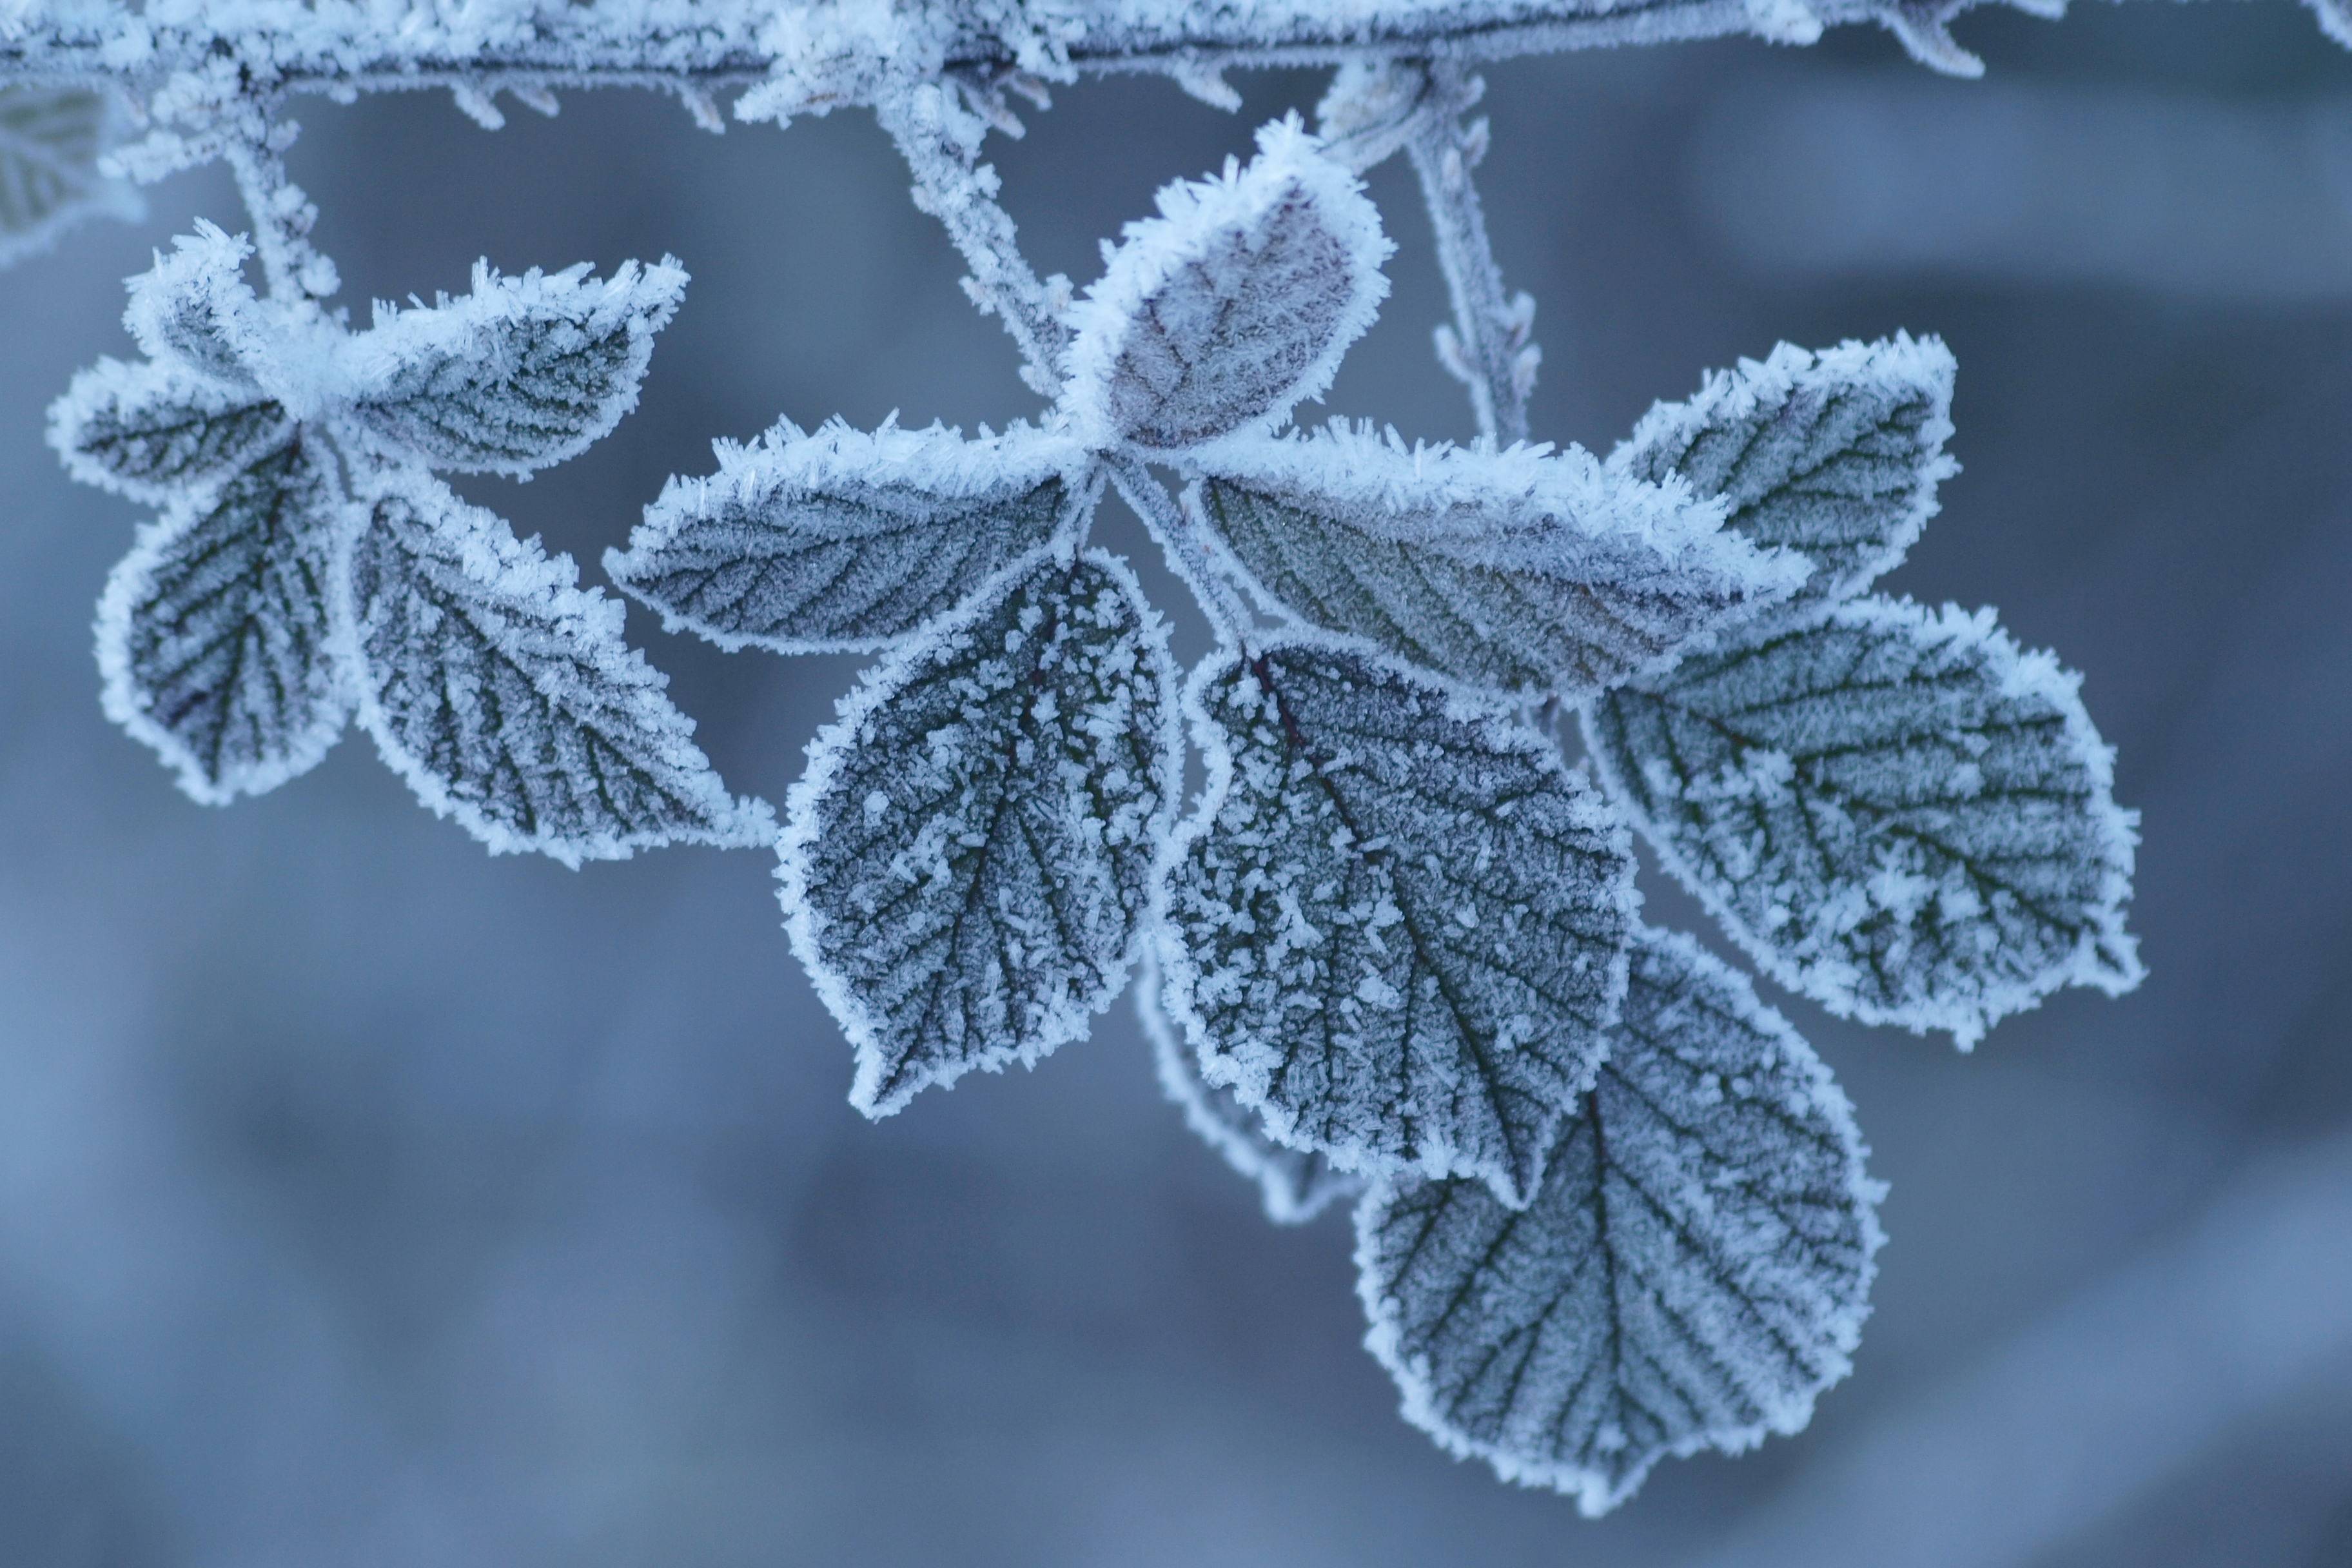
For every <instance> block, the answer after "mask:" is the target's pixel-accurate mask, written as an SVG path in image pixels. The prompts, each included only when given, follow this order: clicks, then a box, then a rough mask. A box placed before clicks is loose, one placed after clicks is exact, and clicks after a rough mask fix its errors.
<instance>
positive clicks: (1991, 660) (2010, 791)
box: [1585, 598, 2141, 1047]
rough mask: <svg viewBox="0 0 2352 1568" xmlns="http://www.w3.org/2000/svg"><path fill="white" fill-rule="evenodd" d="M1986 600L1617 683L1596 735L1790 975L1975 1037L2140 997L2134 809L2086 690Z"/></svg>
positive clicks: (1706, 878) (1615, 782)
mask: <svg viewBox="0 0 2352 1568" xmlns="http://www.w3.org/2000/svg"><path fill="white" fill-rule="evenodd" d="M2080 680H2081V678H2080V677H2078V676H2075V675H2072V674H2070V673H2068V672H2066V671H2064V670H2062V669H2061V668H2059V667H2058V664H2057V661H2056V660H2055V659H2053V658H2051V657H2050V656H2049V655H2048V654H2046V653H2026V652H2024V651H2022V650H2021V649H2020V648H2019V647H2017V645H2016V644H2015V643H2013V642H2011V640H2010V639H2009V637H2007V636H2005V635H2004V634H2003V633H2001V632H2000V630H1999V629H1998V628H1997V627H1996V626H1994V625H1993V621H1992V613H1991V612H1990V611H1989V610H1988V611H1985V612H1983V613H1981V614H1979V615H1976V616H1969V615H1967V614H1964V613H1963V612H1961V611H1960V610H1958V608H1956V607H1954V606H1950V605H1947V606H1946V607H1945V608H1944V609H1943V610H1942V611H1941V612H1936V611H1930V610H1926V609H1922V608H1920V607H1919V606H1917V605H1913V604H1911V603H1910V602H1909V601H1908V600H1905V601H1901V602H1895V601H1891V600H1886V599H1878V598H1870V599H1864V600H1860V601H1857V602H1855V603H1853V604H1851V605H1845V606H1843V608H1841V609H1839V610H1837V611H1836V612H1834V613H1833V614H1832V616H1830V618H1829V619H1828V620H1827V621H1826V622H1825V623H1823V624H1822V625H1820V626H1815V627H1813V628H1811V629H1810V630H1805V631H1798V632H1789V633H1783V634H1780V635H1777V636H1772V637H1766V638H1763V639H1761V640H1759V641H1758V642H1756V643H1754V644H1752V645H1742V646H1740V647H1737V648H1735V649H1733V650H1732V651H1729V652H1726V653H1721V654H1716V655H1708V656H1705V657H1694V658H1689V659H1687V660H1685V662H1684V663H1683V664H1682V666H1681V667H1680V668H1677V669H1676V670H1675V672H1674V673H1673V675H1671V676H1670V677H1668V678H1666V679H1664V680H1662V681H1660V682H1657V683H1655V684H1654V685H1653V686H1648V687H1628V688H1625V689H1621V690H1617V691H1612V692H1610V693H1608V694H1607V695H1605V696H1603V697H1601V699H1600V700H1597V701H1596V702H1594V703H1593V704H1592V705H1591V708H1590V709H1588V710H1587V711H1586V719H1585V734H1586V737H1587V739H1588V741H1589V742H1590V744H1591V748H1592V751H1593V754H1594V756H1595V758H1596V760H1597V761H1598V762H1599V763H1600V764H1601V772H1602V776H1603V778H1604V779H1606V780H1607V781H1608V783H1609V784H1610V787H1611V790H1612V793H1613V794H1614V795H1617V796H1618V798H1619V799H1621V800H1622V801H1624V802H1626V803H1627V804H1628V805H1629V806H1630V808H1631V810H1632V813H1633V816H1634V818H1635V820H1636V822H1637V823H1638V824H1639V825H1640V826H1642V827H1643V831H1644V832H1645V833H1647V834H1648V835H1649V836H1650V837H1652V838H1653V839H1654V841H1655V842H1656V843H1657V844H1658V846H1659V848H1660V851H1661V853H1662V856H1663V858H1664V860H1665V863H1666V865H1667V866H1668V868H1670V869H1672V870H1673V871H1674V873H1675V875H1676V876H1677V877H1678V878H1680V879H1682V881H1683V882H1684V884H1685V886H1687V887H1689V888H1690V889H1692V891H1694V892H1695V893H1696V894H1697V895H1698V896H1699V897H1700V898H1701V899H1703V900H1706V903H1707V905H1708V907H1709V908H1710V909H1711V910H1713V911H1714V912H1715V914H1716V915H1717V918H1719V919H1720V920H1722V921H1723V922H1724V925H1725V927H1726V929H1727V930H1728V931H1730V932H1731V934H1732V936H1733V937H1734V938H1735V939H1736V940H1737V941H1738V942H1739V944H1740V945H1741V946H1742V947H1743V948H1745V949H1747V951H1748V953H1749V954H1750V955H1752V956H1753V957H1754V958H1755V960H1756V961H1757V963H1759V964H1761V965H1762V966H1763V967H1764V969H1765V971H1766V972H1767V973H1769V974H1771V975H1772V976H1773V977H1774V978H1775V979H1778V980H1780V982H1781V983H1782V984H1786V985H1789V986H1790V987H1792V988H1793V989H1796V990H1799V991H1802V992H1803V993H1804V994H1807V995H1809V996H1811V997H1813V998H1814V999H1815V1000H1817V1001H1819V1002H1821V1003H1822V1005H1824V1006H1826V1007H1828V1008H1830V1009H1831V1010H1832V1012H1835V1013H1837V1014H1839V1015H1841V1016H1848V1017H1855V1018H1860V1019H1862V1020H1863V1021H1864V1022H1865V1023H1873V1024H1878V1023H1891V1024H1901V1025H1904V1026H1907V1027H1909V1028H1911V1029H1914V1030H1916V1031H1921V1032H1924V1031H1926V1030H1928V1029H1948V1030H1950V1031H1951V1032H1952V1034H1953V1035H1954V1037H1956V1038H1957V1039H1958V1042H1959V1044H1961V1045H1962V1046H1964V1047H1965V1046H1968V1045H1970V1044H1972V1043H1974V1042H1975V1041H1976V1040H1977V1039H1978V1038H1979V1037H1980V1036H1982V1035H1983V1033H1984V1031H1985V1030H1986V1029H1987V1028H1989V1027H1990V1026H1992V1025H1993V1024H1994V1023H1995V1022H1997V1021H1998V1020H2000V1018H2002V1017H2004V1016H2007V1015H2009V1014H2011V1013H2014V1012H2018V1011H2021V1010H2022V1009H2024V1008H2027V1007H2031V1006H2032V1005H2035V1004H2036V1003H2038V1002H2039V1001H2040V1000H2041V999H2042V996H2044V995H2045V994H2048V993H2049V992H2051V991H2053V990H2055V989H2056V988H2057V987H2059V986H2061V985H2067V984H2075V985H2095V986H2097V987H2099V988H2100V989H2102V990H2104V991H2106V992H2107V993H2108V994H2116V993H2119V992H2122V991H2126V990H2128V989H2130V988H2131V987H2132V986H2133V985H2135V984H2138V981H2139V977H2140V973H2141V971H2140V967H2139V960H2138V958H2137V953H2136V952H2135V949H2134V944H2133V942H2132V939H2131V938H2130V937H2129V936H2128V935H2126V933H2125V931H2124V929H2123V903H2124V900H2126V899H2127V898H2128V897H2129V896H2130V891H2131V872H2132V847H2133V844H2134V843H2135V841H2136V839H2137V834H2136V833H2135V831H2134V825H2135V823H2136V821H2137V817H2136V815H2135V814H2133V813H2130V812H2126V811H2124V810H2121V809H2119V808H2118V807H2117V806H2116V804H2115V799H2114V796H2113V795H2112V793H2111V789H2112V778H2113V772H2112V756H2111V753H2110V752H2109V751H2108V749H2107V748H2106V747H2105V745H2103V744H2102V743H2101V742H2100V741H2099V737H2098V732H2097V731H2095V730H2094V729H2093V728H2092V726H2091V721H2090V716H2089V715H2088V714H2086V713H2085V712H2084V710H2083V704H2082V700H2081V698H2080V697H2079V696H2078V695H2077V694H2076V688H2077V687H2078V685H2079V684H2080Z"/></svg>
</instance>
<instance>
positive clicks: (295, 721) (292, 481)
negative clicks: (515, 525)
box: [98, 437, 352, 805]
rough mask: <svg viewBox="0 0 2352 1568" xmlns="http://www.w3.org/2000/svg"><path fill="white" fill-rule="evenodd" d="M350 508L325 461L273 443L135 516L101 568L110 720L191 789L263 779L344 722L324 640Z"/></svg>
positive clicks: (285, 771) (275, 775)
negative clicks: (171, 502) (200, 491)
mask: <svg viewBox="0 0 2352 1568" xmlns="http://www.w3.org/2000/svg"><path fill="white" fill-rule="evenodd" d="M347 504H348V503H346V502H345V501H344V500H343V498H342V496H341V491H340V490H339V489H338V488H337V486H336V483H335V479H334V473H333V464H332V462H331V459H330V458H327V457H326V455H325V454H322V453H320V452H318V451H316V450H315V449H314V447H313V446H312V445H311V444H310V443H308V442H306V441H304V440H302V439H300V438H299V437H291V438H288V439H284V440H281V441H280V442H279V443H278V445H277V446H276V447H272V448H270V449H269V450H268V451H266V452H263V453H261V454H260V455H259V456H257V457H255V458H250V459H249V460H248V462H247V466H246V467H245V468H242V469H240V470H238V471H237V472H236V473H235V474H234V475H233V476H232V477H231V478H230V479H229V480H228V482H227V483H226V485H224V486H223V487H222V488H221V489H220V491H219V493H218V494H217V495H216V496H214V497H210V498H208V499H206V500H204V501H202V502H201V503H197V502H188V503H183V504H182V505H180V506H178V507H175V508H173V510H170V511H167V512H166V513H165V514H164V515H163V517H162V518H160V519H158V520H157V521H154V522H152V523H150V524H148V525H147V526H146V527H145V528H144V529H142V531H140V535H139V542H138V543H137V544H136V545H135V546H134V547H133V548H132V550H131V553H130V554H129V555H127V556H125V557H124V558H123V560H122V562H121V564H120V565H118V566H116V567H115V569H114V573H113V574H112V575H111V576H110V577H109V578H108V579H107V584H106V592H105V594H104V595H103V596H102V597H101V598H100V600H99V606H98V664H99V669H100V673H101V674H102V675H103V676H104V677H105V680H106V688H105V703H106V713H107V717H109V718H110V719H112V720H113V721H115V722H117V723H119V724H121V725H122V726H123V727H124V728H125V729H126V730H128V731H131V734H132V735H133V736H135V737H136V738H137V739H139V740H140V741H142V742H145V743H146V744H147V745H149V746H152V747H153V748H154V750H155V751H156V752H157V753H158V754H160V755H161V756H162V757H163V760H164V761H165V762H166V763H170V764H171V765H172V767H173V769H174V770H176V771H177V772H178V773H179V775H180V787H181V788H182V789H183V790H185V791H186V792H187V793H188V794H189V795H191V796H193V797H194V798H195V799H196V800H199V801H202V802H204V803H205V804H206V805H226V804H227V803H228V802H229V801H230V800H232V799H234V798H235V797H236V796H237V795H259V794H261V793H262V792H263V791H265V790H269V789H274V788H276V787H277V786H278V784H283V783H285V782H286V781H287V780H288V779H289V778H292V777H294V776H295V775H296V774H298V773H303V772H305V771H306V770H308V769H309V768H310V767H311V766H312V765H314V764H315V763H317V762H318V761H319V759H320V758H321V757H323V756H324V755H326V753H327V749H328V748H329V747H330V746H331V745H333V744H334V742H335V741H336V739H337V737H339V736H340V735H341V733H342V731H343V723H344V721H345V720H346V719H347V718H349V717H350V714H351V707H352V698H351V693H350V684H349V681H348V679H347V678H346V676H345V675H344V674H343V672H342V669H341V667H340V666H339V664H338V662H337V660H336V659H335V658H334V657H333V654H332V651H331V639H330V637H329V635H328V584H329V565H330V562H331V557H332V554H333V552H334V550H335V548H336V543H337V540H338V536H339V535H340V534H341V533H342V532H343V531H345V530H347V529H348V528H349V527H350V526H351V524H350V522H349V521H347V520H346V519H345V516H344V513H345V511H346V510H347Z"/></svg>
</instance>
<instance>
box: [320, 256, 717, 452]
mask: <svg viewBox="0 0 2352 1568" xmlns="http://www.w3.org/2000/svg"><path fill="white" fill-rule="evenodd" d="M685 292H686V272H685V270H684V269H683V268H680V267H679V266H678V265H677V261H676V260H675V259H664V260H663V261H661V262H660V263H659V264H657V265H656V266H653V267H641V266H639V265H638V264H637V263H636V262H634V261H625V262H623V263H622V264H621V265H620V267H618V268H615V269H614V273H613V276H612V277H611V278H610V279H595V278H591V277H589V276H588V268H587V265H586V264H585V263H583V264H581V265H580V266H577V267H572V268H567V269H566V270H564V271H562V272H556V273H542V272H541V271H539V270H538V269H537V268H533V269H532V270H530V272H527V273H525V274H524V275H523V276H522V277H520V278H501V277H499V275H498V274H497V273H496V272H494V271H492V270H491V269H490V267H489V264H488V262H479V263H477V264H476V265H475V268H474V289H473V292H472V293H470V294H468V295H467V296H466V297H465V298H463V299H460V300H450V299H447V298H444V299H442V300H440V302H439V303H438V304H436V305H431V306H423V307H418V308H415V309H411V310H394V309H392V308H391V307H390V306H387V305H384V304H382V303H379V304H378V305H377V307H376V318H375V325H374V328H373V331H367V332H363V333H361V334H358V335H356V336H354V337H352V338H351V339H350V340H348V347H347V349H346V351H345V353H346V363H345V364H344V367H343V369H344V374H345V375H346V377H347V378H348V381H349V384H350V385H351V387H352V395H353V396H354V397H355V399H356V403H355V405H354V407H353V410H352V415H353V417H354V418H355V419H356V420H357V421H358V422H359V423H360V424H362V426H366V427H367V428H368V429H370V430H372V431H373V432H375V433H376V434H377V435H379V436H382V437H384V438H386V439H388V440H390V441H392V442H394V444H395V445H397V446H398V447H402V448H404V449H405V450H407V451H410V452H414V453H415V454H416V455H417V456H419V457H421V458H424V460H425V462H426V463H428V464H430V465H432V466H433V467H435V468H457V469H459V470H461V471H464V472H467V473H498V474H528V473H530V472H531V471H532V470H534V469H537V468H546V467H547V466H548V465H549V464H551V463H560V462H562V460H563V459H564V458H570V457H573V456H576V455H577V454H579V453H580V452H582V451H584V450H585V449H586V448H587V447H588V445H589V444H590V443H591V442H593V441H594V440H595V439H597V437H601V436H603V435H604V434H605V432H607V431H609V430H611V429H612V428H613V426H614V425H616V424H618V423H619V422H620V419H621V416H623V415H624V414H626V413H627V412H628V411H629V410H630V409H632V408H635V406H636V405H637V383H638V381H639V380H640V379H642V378H643V376H644V375H645V373H646V363H647V362H648V361H649V360H650V359H651V358H652V356H653V351H654V334H655V333H656V332H657V331H660V330H661V329H662V328H663V327H665V326H667V325H668V324H669V319H670V317H671V316H672V315H674V314H675V313H676V312H677V305H678V300H680V299H681V298H683V297H684V295H685Z"/></svg>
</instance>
